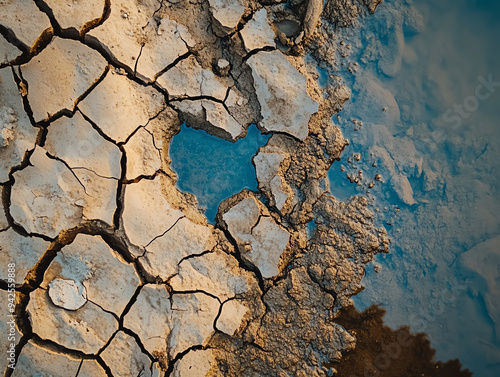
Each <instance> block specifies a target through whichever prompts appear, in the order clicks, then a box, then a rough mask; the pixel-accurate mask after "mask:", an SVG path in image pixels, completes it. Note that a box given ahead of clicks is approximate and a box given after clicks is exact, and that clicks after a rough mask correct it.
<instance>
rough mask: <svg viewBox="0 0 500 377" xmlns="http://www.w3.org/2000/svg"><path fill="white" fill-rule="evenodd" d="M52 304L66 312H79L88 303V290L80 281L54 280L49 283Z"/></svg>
mask: <svg viewBox="0 0 500 377" xmlns="http://www.w3.org/2000/svg"><path fill="white" fill-rule="evenodd" d="M49 297H50V299H51V300H52V303H53V304H54V305H56V306H59V307H61V308H63V309H66V310H77V309H80V308H81V307H82V306H83V305H85V304H86V303H87V290H86V289H85V287H84V286H83V284H82V283H80V282H79V281H74V280H67V279H54V280H52V281H51V282H50V283H49Z"/></svg>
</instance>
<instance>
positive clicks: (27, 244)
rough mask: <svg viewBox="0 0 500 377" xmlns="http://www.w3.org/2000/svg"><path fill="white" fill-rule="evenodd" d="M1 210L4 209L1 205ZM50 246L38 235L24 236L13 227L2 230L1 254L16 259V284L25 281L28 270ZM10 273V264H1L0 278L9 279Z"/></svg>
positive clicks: (6, 259)
mask: <svg viewBox="0 0 500 377" xmlns="http://www.w3.org/2000/svg"><path fill="white" fill-rule="evenodd" d="M0 210H3V208H1V206H0ZM0 223H1V221H0ZM0 227H1V224H0ZM48 246H49V242H47V241H44V240H42V239H40V238H37V237H23V236H21V235H20V234H19V233H17V232H16V231H14V230H13V229H12V228H9V229H7V230H6V231H4V232H0V256H1V258H2V259H3V260H5V261H15V264H16V274H15V275H16V276H15V278H14V280H15V283H16V284H22V283H23V281H24V279H25V277H26V275H27V274H28V272H29V271H30V270H31V268H33V267H34V266H35V264H36V263H37V262H38V260H39V259H40V258H41V257H42V255H43V254H44V252H45V250H46V249H47V247H48ZM8 275H9V273H8V265H7V263H4V264H3V266H0V279H1V280H3V281H8Z"/></svg>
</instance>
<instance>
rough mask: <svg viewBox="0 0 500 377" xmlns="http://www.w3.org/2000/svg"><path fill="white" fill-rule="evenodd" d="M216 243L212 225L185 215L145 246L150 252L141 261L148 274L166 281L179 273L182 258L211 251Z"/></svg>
mask: <svg viewBox="0 0 500 377" xmlns="http://www.w3.org/2000/svg"><path fill="white" fill-rule="evenodd" d="M214 246H215V237H214V236H213V235H212V229H211V227H209V226H207V225H199V224H195V223H193V222H192V221H191V220H189V219H187V218H182V219H180V220H179V221H177V222H176V223H175V225H174V226H173V227H172V228H171V229H170V230H169V231H168V232H166V233H165V234H164V235H163V236H161V237H158V238H156V239H155V240H154V241H153V242H151V244H150V245H148V246H146V250H147V252H146V254H145V256H144V258H141V259H140V260H141V262H142V264H143V266H144V268H145V270H146V271H147V272H148V273H150V274H151V275H153V276H155V277H159V278H160V279H162V280H164V281H167V280H168V279H169V278H170V277H171V276H172V275H174V274H176V273H177V271H178V264H179V262H180V261H181V260H182V259H183V258H186V257H188V256H190V255H196V254H201V253H203V252H205V251H210V250H212V249H213V247H214Z"/></svg>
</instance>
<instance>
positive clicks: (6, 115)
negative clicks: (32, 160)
mask: <svg viewBox="0 0 500 377" xmlns="http://www.w3.org/2000/svg"><path fill="white" fill-rule="evenodd" d="M37 133H38V129H37V128H35V127H33V126H32V125H31V123H30V120H29V118H28V116H27V114H26V112H25V111H24V109H23V103H22V98H21V96H20V94H19V91H18V88H17V86H16V83H15V82H14V77H13V76H12V72H11V70H10V69H8V68H5V69H0V183H4V182H7V181H8V180H9V172H10V170H11V169H12V168H13V167H15V166H18V165H19V164H20V163H21V161H22V159H23V157H24V154H25V153H26V151H27V150H29V149H32V148H33V147H34V145H35V140H36V137H37Z"/></svg>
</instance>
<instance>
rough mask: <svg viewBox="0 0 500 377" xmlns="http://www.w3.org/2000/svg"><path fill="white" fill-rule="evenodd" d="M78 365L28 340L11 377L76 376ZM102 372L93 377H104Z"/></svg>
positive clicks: (73, 360) (72, 360) (74, 361)
mask: <svg viewBox="0 0 500 377" xmlns="http://www.w3.org/2000/svg"><path fill="white" fill-rule="evenodd" d="M80 363H81V360H75V359H73V358H70V357H68V356H66V355H63V354H61V353H55V352H53V351H49V350H47V349H44V348H41V347H40V346H38V345H36V344H35V343H33V341H32V340H30V341H29V342H28V343H27V344H26V345H25V346H24V347H23V349H22V351H21V354H20V355H19V358H18V360H17V363H16V365H15V368H14V370H13V373H12V376H13V377H25V376H54V377H62V376H68V375H69V376H76V374H77V372H78V369H79V367H80ZM103 372H104V371H102V372H101V373H100V374H96V375H95V376H96V377H101V376H105V375H106V374H104V373H103Z"/></svg>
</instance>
